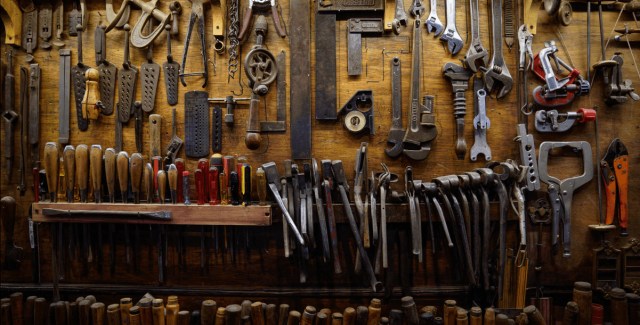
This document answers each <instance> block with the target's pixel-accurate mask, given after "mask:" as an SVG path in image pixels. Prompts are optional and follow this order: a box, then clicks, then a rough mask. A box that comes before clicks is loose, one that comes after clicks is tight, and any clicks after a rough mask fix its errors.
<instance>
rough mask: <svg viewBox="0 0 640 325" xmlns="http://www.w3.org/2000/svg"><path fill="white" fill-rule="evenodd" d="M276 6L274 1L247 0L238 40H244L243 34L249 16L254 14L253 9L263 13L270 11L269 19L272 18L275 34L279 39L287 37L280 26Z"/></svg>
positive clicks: (247, 27) (247, 25) (245, 31)
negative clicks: (247, 3)
mask: <svg viewBox="0 0 640 325" xmlns="http://www.w3.org/2000/svg"><path fill="white" fill-rule="evenodd" d="M277 7H278V5H277V3H276V0H249V6H248V7H247V9H246V10H245V12H244V16H243V17H242V28H240V32H239V33H238V39H239V40H241V41H242V40H244V37H245V34H246V33H247V30H248V29H249V24H250V22H251V16H253V14H254V9H255V10H256V11H258V12H264V11H267V10H271V17H272V18H273V25H274V26H275V28H276V32H277V33H278V35H279V36H280V37H285V36H287V32H286V30H285V29H284V27H283V26H282V25H281V24H280V15H279V14H278V8H277Z"/></svg>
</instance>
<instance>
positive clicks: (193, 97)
mask: <svg viewBox="0 0 640 325" xmlns="http://www.w3.org/2000/svg"><path fill="white" fill-rule="evenodd" d="M208 97H209V93H208V92H206V91H189V92H187V93H185V95H184V102H185V105H184V110H185V112H184V116H185V120H184V130H185V142H184V143H185V153H186V154H187V157H192V158H202V157H207V156H209V148H210V146H209V126H210V123H209V118H210V114H209V102H208Z"/></svg>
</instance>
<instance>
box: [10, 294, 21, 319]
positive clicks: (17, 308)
mask: <svg viewBox="0 0 640 325" xmlns="http://www.w3.org/2000/svg"><path fill="white" fill-rule="evenodd" d="M23 297H24V296H23V295H22V292H14V293H12V294H11V295H10V296H9V304H10V305H11V320H12V321H13V325H22V317H23V312H24V309H23V301H22V299H23Z"/></svg>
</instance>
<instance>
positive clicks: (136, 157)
mask: <svg viewBox="0 0 640 325" xmlns="http://www.w3.org/2000/svg"><path fill="white" fill-rule="evenodd" d="M143 168H144V159H142V155H141V154H139V153H137V152H136V153H134V154H133V155H131V159H129V174H130V175H131V191H132V192H133V193H134V194H136V200H137V201H138V200H139V198H140V182H141V180H142V173H143ZM136 203H138V202H136Z"/></svg>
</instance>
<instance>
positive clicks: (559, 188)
mask: <svg viewBox="0 0 640 325" xmlns="http://www.w3.org/2000/svg"><path fill="white" fill-rule="evenodd" d="M558 148H570V149H572V150H573V151H574V152H576V153H579V154H581V155H582V162H583V167H582V170H583V172H582V175H578V176H574V177H569V178H565V179H563V180H560V179H558V178H556V177H553V176H551V175H549V170H548V161H549V155H550V153H551V151H552V150H554V149H558ZM539 155H540V156H539V157H538V172H539V174H540V180H541V181H543V182H544V183H546V184H547V185H548V188H547V189H548V192H549V199H550V202H551V206H552V208H553V219H552V220H553V223H552V226H551V243H552V244H553V245H554V246H555V245H557V243H558V237H559V236H560V235H559V228H560V219H562V224H563V233H562V245H563V253H562V256H563V257H570V256H571V203H572V199H573V191H575V190H576V189H577V188H579V187H580V186H582V185H584V184H586V183H587V182H589V181H590V180H591V178H593V163H592V158H591V145H590V144H589V143H588V142H586V141H575V142H543V143H541V144H540V149H539Z"/></svg>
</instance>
